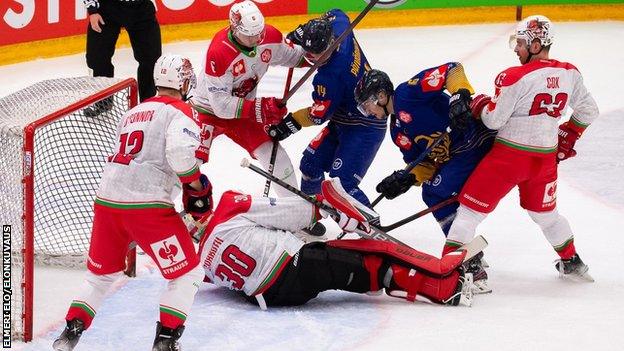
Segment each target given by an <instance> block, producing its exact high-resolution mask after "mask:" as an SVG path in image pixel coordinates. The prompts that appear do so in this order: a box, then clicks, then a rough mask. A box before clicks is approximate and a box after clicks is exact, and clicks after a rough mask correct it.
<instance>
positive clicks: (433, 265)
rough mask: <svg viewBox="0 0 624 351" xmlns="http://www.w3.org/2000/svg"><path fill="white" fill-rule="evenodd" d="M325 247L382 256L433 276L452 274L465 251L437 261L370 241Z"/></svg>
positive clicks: (338, 242)
mask: <svg viewBox="0 0 624 351" xmlns="http://www.w3.org/2000/svg"><path fill="white" fill-rule="evenodd" d="M327 245H329V246H333V247H339V248H342V249H347V250H354V251H358V252H364V253H371V254H379V255H384V256H387V257H389V258H392V259H394V260H398V261H400V262H402V263H403V264H404V265H406V266H408V267H414V268H417V269H418V270H422V271H426V272H428V273H429V274H430V275H434V276H445V275H448V274H449V273H451V272H453V271H454V270H455V269H457V267H459V266H460V265H461V264H462V262H463V260H464V257H465V256H466V251H464V250H462V251H456V252H453V253H451V254H448V255H445V256H443V257H442V259H439V258H437V257H434V256H431V255H429V254H426V253H424V252H420V251H418V250H415V249H412V248H411V247H408V246H403V245H399V244H396V243H392V242H388V241H381V240H370V239H357V240H330V241H327Z"/></svg>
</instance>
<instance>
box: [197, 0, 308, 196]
mask: <svg viewBox="0 0 624 351" xmlns="http://www.w3.org/2000/svg"><path fill="white" fill-rule="evenodd" d="M303 55H304V53H303V49H301V47H299V46H295V45H292V43H287V42H286V41H285V40H284V38H283V36H282V33H281V32H280V31H279V30H277V29H276V28H275V27H273V26H271V25H268V24H266V25H265V23H264V17H263V15H262V13H261V12H260V10H259V9H258V7H257V6H256V4H255V3H253V2H252V1H249V0H245V1H242V2H238V3H235V4H234V5H232V7H231V8H230V25H229V26H228V27H226V28H224V29H222V30H221V31H219V32H218V33H217V34H216V35H215V37H214V38H213V39H212V41H211V43H210V46H209V47H208V51H207V53H206V57H205V62H204V70H203V72H202V73H201V74H200V77H199V82H198V87H197V89H195V90H194V91H193V92H192V94H193V97H192V102H193V104H194V106H195V108H196V109H197V110H198V111H199V112H200V119H201V120H202V122H203V123H204V124H205V125H204V127H203V130H202V139H203V140H202V143H203V144H204V147H205V148H209V147H210V143H211V142H212V139H213V138H214V137H216V136H218V135H220V134H225V135H226V136H228V137H229V138H230V139H232V140H233V141H234V142H236V143H237V144H238V145H240V146H241V147H243V148H244V149H245V150H247V151H248V152H249V154H250V155H251V156H252V157H254V158H256V159H258V161H260V163H261V164H262V165H263V167H264V168H265V169H266V168H268V165H269V162H270V158H271V150H272V148H273V140H272V139H271V138H270V137H269V136H268V135H267V133H266V127H267V126H268V125H269V124H275V123H279V122H280V121H281V120H282V117H284V116H285V115H286V113H287V112H288V110H287V109H286V107H285V106H282V104H281V100H280V99H278V98H275V97H256V87H257V85H258V82H259V81H260V79H261V78H262V76H263V75H264V74H265V73H266V71H267V69H268V68H269V66H275V65H280V66H286V67H295V66H298V65H304V64H305V59H304V57H303ZM273 174H275V175H276V176H277V177H278V178H280V179H282V180H284V181H285V182H286V183H288V184H290V185H293V186H297V178H296V177H295V173H294V169H293V166H292V162H291V160H290V158H289V157H288V154H287V153H286V151H285V150H284V149H283V148H282V147H281V146H279V148H278V151H277V156H276V161H275V166H274V170H273ZM275 191H276V193H277V194H278V195H279V196H287V195H289V193H288V191H287V190H286V189H284V188H282V187H280V186H276V187H275Z"/></svg>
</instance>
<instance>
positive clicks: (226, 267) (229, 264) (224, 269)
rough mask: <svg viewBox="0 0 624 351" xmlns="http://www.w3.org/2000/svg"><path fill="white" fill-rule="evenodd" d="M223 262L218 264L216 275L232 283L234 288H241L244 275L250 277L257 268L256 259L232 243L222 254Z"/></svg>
mask: <svg viewBox="0 0 624 351" xmlns="http://www.w3.org/2000/svg"><path fill="white" fill-rule="evenodd" d="M221 262H222V264H220V265H218V266H217V269H216V270H215V275H216V276H218V277H219V278H221V279H222V280H223V281H224V282H230V283H232V288H234V289H237V290H241V289H243V284H245V281H244V280H243V277H249V276H250V275H251V273H252V272H253V270H254V268H256V260H254V259H253V257H251V256H249V255H248V254H246V253H244V252H242V251H241V250H240V249H239V248H238V246H236V245H230V246H228V247H226V248H225V250H223V254H221Z"/></svg>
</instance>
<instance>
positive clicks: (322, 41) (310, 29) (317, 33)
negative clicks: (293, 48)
mask: <svg viewBox="0 0 624 351" xmlns="http://www.w3.org/2000/svg"><path fill="white" fill-rule="evenodd" d="M286 38H287V39H289V40H290V41H292V42H293V43H295V44H297V45H300V46H301V47H303V49H304V50H305V51H307V52H310V53H313V54H320V53H322V52H323V51H325V49H327V48H328V47H329V46H330V45H331V43H332V41H333V39H334V31H333V29H332V26H331V23H330V22H329V20H327V19H325V18H314V19H311V20H309V21H308V22H307V23H305V24H303V25H299V27H297V29H295V30H294V31H292V32H290V33H288V35H286Z"/></svg>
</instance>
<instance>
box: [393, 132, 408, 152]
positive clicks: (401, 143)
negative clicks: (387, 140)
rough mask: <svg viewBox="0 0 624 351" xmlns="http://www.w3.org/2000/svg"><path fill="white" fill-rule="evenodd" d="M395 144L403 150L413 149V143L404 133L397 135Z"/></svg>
mask: <svg viewBox="0 0 624 351" xmlns="http://www.w3.org/2000/svg"><path fill="white" fill-rule="evenodd" d="M394 144H395V145H396V146H398V147H399V149H401V150H409V149H411V148H412V141H411V140H410V138H408V137H407V135H405V134H402V133H398V134H397V136H396V139H394Z"/></svg>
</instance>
